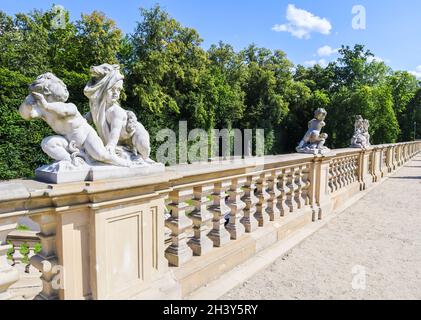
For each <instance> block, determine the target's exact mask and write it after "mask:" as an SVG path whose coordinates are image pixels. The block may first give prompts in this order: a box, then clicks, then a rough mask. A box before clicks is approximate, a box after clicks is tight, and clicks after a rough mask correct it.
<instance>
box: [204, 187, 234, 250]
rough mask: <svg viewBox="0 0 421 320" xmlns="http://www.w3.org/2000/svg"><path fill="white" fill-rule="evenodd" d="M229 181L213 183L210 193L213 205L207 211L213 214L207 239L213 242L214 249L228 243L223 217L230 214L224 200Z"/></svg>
mask: <svg viewBox="0 0 421 320" xmlns="http://www.w3.org/2000/svg"><path fill="white" fill-rule="evenodd" d="M230 185H231V181H230V180H226V181H219V182H217V183H215V185H214V190H213V193H212V198H213V204H212V205H211V206H210V207H209V211H210V212H211V213H212V214H213V219H212V222H213V228H212V230H211V232H210V233H209V234H208V237H209V238H210V239H211V240H212V241H213V245H214V246H215V247H222V246H223V245H225V244H227V243H228V242H229V241H230V238H231V235H230V234H229V232H228V231H227V229H225V216H226V215H227V214H228V213H230V212H231V209H230V208H229V207H228V206H227V204H226V202H225V198H226V197H227V193H226V190H227V189H228V188H229V187H230Z"/></svg>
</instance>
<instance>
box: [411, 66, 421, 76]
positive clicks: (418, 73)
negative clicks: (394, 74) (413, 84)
mask: <svg viewBox="0 0 421 320" xmlns="http://www.w3.org/2000/svg"><path fill="white" fill-rule="evenodd" d="M409 73H410V74H412V75H413V76H415V77H416V78H417V79H418V80H421V65H419V66H418V67H416V68H415V70H414V71H409Z"/></svg>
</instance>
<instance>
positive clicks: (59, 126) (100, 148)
mask: <svg viewBox="0 0 421 320" xmlns="http://www.w3.org/2000/svg"><path fill="white" fill-rule="evenodd" d="M29 91H30V94H29V95H28V96H27V97H26V99H25V101H24V102H23V103H22V105H21V106H20V108H19V113H20V114H21V116H22V117H23V118H24V119H25V120H30V119H36V118H41V119H43V120H44V121H45V122H47V124H48V125H49V126H50V127H51V128H52V129H53V130H54V132H56V133H57V134H58V135H55V136H50V137H46V138H44V139H43V140H42V142H41V147H42V150H43V151H44V152H45V153H46V154H47V155H48V156H50V157H51V158H53V159H54V160H56V161H59V162H64V163H65V164H66V166H65V167H66V168H67V169H72V168H75V167H79V166H81V165H84V164H86V163H88V164H90V163H91V162H94V161H99V162H103V163H107V164H112V165H116V166H130V162H128V161H126V160H124V159H122V158H119V157H118V156H116V155H115V154H112V153H110V152H108V151H107V149H106V148H105V146H104V144H103V142H102V141H101V139H100V137H99V136H98V134H97V133H96V131H95V130H94V129H93V128H92V127H91V126H90V125H89V124H88V122H87V121H86V119H85V118H84V117H83V116H82V115H81V114H80V113H79V111H78V109H77V107H76V106H75V105H74V104H73V103H67V102H66V101H67V99H68V98H69V92H68V91H67V87H66V85H65V84H64V83H63V81H61V80H60V79H59V78H57V77H56V76H55V75H54V74H52V73H45V74H42V75H40V76H39V77H38V78H37V79H36V80H35V81H34V82H33V83H32V84H31V85H30V86H29Z"/></svg>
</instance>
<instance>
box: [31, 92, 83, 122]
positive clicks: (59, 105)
mask: <svg viewBox="0 0 421 320" xmlns="http://www.w3.org/2000/svg"><path fill="white" fill-rule="evenodd" d="M32 95H33V97H34V99H35V100H36V101H37V102H38V105H40V106H41V107H42V108H44V109H45V110H46V111H50V112H54V113H55V114H57V115H59V116H61V117H63V118H64V117H68V116H74V115H76V114H77V112H78V111H77V108H76V106H75V105H74V104H73V103H63V102H53V103H49V102H47V100H45V97H44V96H43V95H42V94H41V93H38V92H32Z"/></svg>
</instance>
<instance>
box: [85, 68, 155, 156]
mask: <svg viewBox="0 0 421 320" xmlns="http://www.w3.org/2000/svg"><path fill="white" fill-rule="evenodd" d="M90 72H91V77H92V78H91V80H90V81H89V82H88V84H87V85H86V87H85V90H84V93H85V96H86V97H88V98H89V105H90V110H91V111H90V113H89V114H88V115H86V118H87V119H89V120H92V122H93V123H94V124H95V127H96V128H97V131H98V134H99V136H100V137H101V139H102V141H103V142H104V144H105V147H106V148H107V150H108V151H109V152H111V153H112V154H117V155H119V156H120V157H122V158H125V159H128V160H130V161H132V162H133V163H136V164H152V163H154V161H153V160H152V159H151V158H150V152H151V148H150V138H149V133H148V131H146V129H145V127H144V126H143V125H142V124H141V123H140V122H138V121H137V118H136V115H135V114H134V113H133V112H132V111H127V110H124V109H123V108H122V107H121V106H120V102H119V100H120V93H121V91H122V89H123V79H124V76H123V75H122V74H121V73H120V66H119V65H115V64H114V65H110V64H107V63H105V64H102V65H100V66H93V67H91V69H90Z"/></svg>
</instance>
